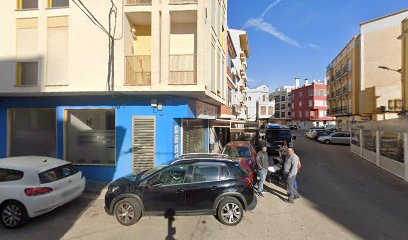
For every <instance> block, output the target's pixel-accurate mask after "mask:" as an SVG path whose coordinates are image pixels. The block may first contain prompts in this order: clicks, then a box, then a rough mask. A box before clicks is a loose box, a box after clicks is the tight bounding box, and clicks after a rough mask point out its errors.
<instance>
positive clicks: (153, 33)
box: [0, 0, 227, 180]
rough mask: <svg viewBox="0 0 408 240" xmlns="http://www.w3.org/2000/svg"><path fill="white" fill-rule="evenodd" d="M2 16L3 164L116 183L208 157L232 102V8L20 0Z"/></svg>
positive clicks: (4, 6)
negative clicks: (41, 159)
mask: <svg viewBox="0 0 408 240" xmlns="http://www.w3.org/2000/svg"><path fill="white" fill-rule="evenodd" d="M122 2H123V3H124V6H122ZM81 3H83V5H82V4H81ZM122 8H123V14H122V11H121V9H122ZM115 9H116V10H115ZM87 11H89V12H87ZM115 11H116V13H115ZM0 12H1V14H0V35H1V36H2V47H1V48H0V72H1V75H0V133H1V134H0V157H6V156H20V155H43V156H50V157H58V158H62V159H65V160H68V161H71V162H73V163H74V164H76V165H78V166H79V168H80V169H81V170H82V171H83V172H84V174H85V175H86V177H87V178H89V179H96V180H112V179H116V178H118V177H121V176H123V175H125V174H128V173H130V172H132V170H133V171H140V170H141V169H145V168H149V167H152V166H155V165H162V164H165V163H168V162H169V161H171V160H172V159H173V158H174V157H175V156H176V155H178V154H181V153H188V152H207V151H209V144H208V143H209V136H211V134H212V133H211V132H210V128H209V120H210V119H215V118H216V117H217V114H218V108H219V107H220V106H221V105H225V104H226V99H227V88H226V86H227V83H226V79H227V77H226V52H227V48H226V29H227V28H226V26H227V1H226V0H215V1H198V0H183V1H180V0H143V1H142V0H124V1H122V0H114V1H113V3H111V2H110V1H100V0H82V1H81V2H79V1H68V0H18V1H1V2H0ZM110 12H112V13H113V15H110V16H111V17H110V18H109V13H110ZM86 13H88V14H86ZM89 13H91V14H92V16H94V17H95V18H96V19H97V22H96V21H95V19H94V20H93V21H91V20H90V19H89V18H92V16H90V14H89ZM115 14H116V18H115V17H114V16H115ZM109 19H111V20H109ZM96 25H98V26H96ZM109 26H110V28H109ZM101 28H102V29H101ZM109 35H110V36H111V37H108V36H109Z"/></svg>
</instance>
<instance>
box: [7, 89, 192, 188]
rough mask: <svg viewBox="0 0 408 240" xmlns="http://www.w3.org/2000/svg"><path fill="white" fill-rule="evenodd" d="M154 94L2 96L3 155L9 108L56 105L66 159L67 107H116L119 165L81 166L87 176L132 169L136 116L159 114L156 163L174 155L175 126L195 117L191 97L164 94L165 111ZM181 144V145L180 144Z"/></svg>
mask: <svg viewBox="0 0 408 240" xmlns="http://www.w3.org/2000/svg"><path fill="white" fill-rule="evenodd" d="M151 99H152V98H151V97H134V96H125V95H123V96H122V95H121V96H92V97H30V98H28V97H26V98H22V97H20V98H1V99H0V158H1V157H6V155H7V146H6V143H7V109H8V108H55V109H56V112H57V156H58V158H61V159H63V158H64V110H65V109H97V108H105V109H116V166H80V167H79V168H80V169H81V170H82V171H83V172H84V174H85V176H86V177H87V178H89V179H94V180H114V179H117V178H119V177H122V176H124V175H126V174H129V173H131V172H132V117H133V116H156V165H163V164H167V163H169V162H171V161H172V160H173V158H174V126H175V125H176V124H177V125H180V124H181V121H180V119H182V118H195V115H194V112H193V110H192V109H191V107H190V105H191V104H189V103H191V99H188V98H181V97H173V96H162V97H157V98H156V99H157V100H158V102H160V103H163V105H164V111H163V112H162V114H159V113H155V112H154V111H153V109H152V108H151V107H150V101H151ZM180 129H181V127H180ZM179 146H180V147H181V144H180V145H179Z"/></svg>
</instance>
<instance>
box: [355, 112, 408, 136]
mask: <svg viewBox="0 0 408 240" xmlns="http://www.w3.org/2000/svg"><path fill="white" fill-rule="evenodd" d="M352 128H358V129H367V130H378V131H394V132H407V133H408V117H407V116H402V117H399V118H396V119H389V120H383V121H369V122H363V123H357V124H353V125H352Z"/></svg>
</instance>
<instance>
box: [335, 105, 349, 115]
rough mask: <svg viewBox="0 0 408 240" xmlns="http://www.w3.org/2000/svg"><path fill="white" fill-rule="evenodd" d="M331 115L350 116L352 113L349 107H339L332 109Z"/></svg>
mask: <svg viewBox="0 0 408 240" xmlns="http://www.w3.org/2000/svg"><path fill="white" fill-rule="evenodd" d="M330 112H331V114H337V115H341V114H350V113H351V111H350V109H349V108H348V107H338V108H331V109H330Z"/></svg>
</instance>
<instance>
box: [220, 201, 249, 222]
mask: <svg viewBox="0 0 408 240" xmlns="http://www.w3.org/2000/svg"><path fill="white" fill-rule="evenodd" d="M217 216H218V220H219V221H220V222H221V223H222V224H225V225H228V226H235V225H237V224H238V223H239V222H241V220H242V218H243V217H244V208H243V207H242V204H241V203H240V202H239V201H238V199H236V198H234V197H226V198H225V199H223V200H222V201H221V202H220V204H219V205H218V210H217Z"/></svg>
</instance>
